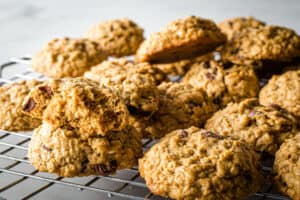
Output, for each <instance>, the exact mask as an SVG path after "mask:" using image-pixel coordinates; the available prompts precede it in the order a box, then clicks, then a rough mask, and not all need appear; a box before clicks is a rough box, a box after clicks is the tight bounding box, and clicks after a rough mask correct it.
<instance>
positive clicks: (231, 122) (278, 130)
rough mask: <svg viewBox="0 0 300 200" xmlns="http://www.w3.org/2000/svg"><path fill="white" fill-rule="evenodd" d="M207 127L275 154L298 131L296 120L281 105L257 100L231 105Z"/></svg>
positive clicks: (218, 113) (219, 113)
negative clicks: (262, 102)
mask: <svg viewBox="0 0 300 200" xmlns="http://www.w3.org/2000/svg"><path fill="white" fill-rule="evenodd" d="M205 128H206V129H208V130H212V131H215V132H218V133H219V134H221V135H223V136H232V137H235V138H238V139H241V140H242V141H244V142H246V143H248V144H250V145H252V146H254V148H255V150H257V151H260V152H266V153H269V154H271V155H274V154H275V152H276V151H277V149H278V148H279V146H280V144H282V142H283V141H284V140H285V139H287V138H290V137H292V136H293V135H294V134H295V132H296V129H297V127H296V119H295V118H294V117H293V116H292V115H291V114H289V113H288V112H286V111H285V110H283V109H282V108H280V107H279V106H278V105H270V106H262V105H259V103H258V100H257V99H255V98H252V99H246V100H244V101H242V102H240V103H230V104H229V105H228V106H227V107H226V108H224V109H223V110H220V111H218V112H216V113H215V114H214V115H213V116H212V117H211V118H210V119H208V120H207V122H206V124H205Z"/></svg>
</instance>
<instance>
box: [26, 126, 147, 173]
mask: <svg viewBox="0 0 300 200" xmlns="http://www.w3.org/2000/svg"><path fill="white" fill-rule="evenodd" d="M141 155H142V144H141V138H140V135H139V134H138V133H136V132H135V131H133V130H129V129H124V130H122V131H118V132H112V133H111V134H109V135H107V136H105V137H89V138H87V139H86V140H82V139H81V137H80V133H78V132H77V131H76V129H66V128H54V127H53V126H52V125H51V124H49V123H46V122H43V124H42V125H41V126H40V127H39V128H37V129H36V130H35V132H34V133H33V136H32V139H31V141H30V144H29V149H28V157H29V160H30V162H31V163H32V164H33V165H34V166H35V167H36V168H37V169H38V170H39V171H45V172H50V173H56V174H58V175H59V176H65V177H73V176H88V175H108V174H112V173H115V172H116V170H119V169H124V168H130V167H133V166H134V165H136V164H137V159H138V158H139V157H141Z"/></svg>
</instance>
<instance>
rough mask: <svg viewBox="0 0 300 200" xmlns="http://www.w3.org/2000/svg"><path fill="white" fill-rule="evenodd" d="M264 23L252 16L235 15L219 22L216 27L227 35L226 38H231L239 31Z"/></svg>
mask: <svg viewBox="0 0 300 200" xmlns="http://www.w3.org/2000/svg"><path fill="white" fill-rule="evenodd" d="M265 25H266V23H265V22H263V21H261V20H258V19H255V18H254V17H236V18H232V19H227V20H225V21H223V22H221V23H219V24H218V27H219V28H220V29H221V31H222V32H223V33H225V34H226V35H227V39H228V40H231V39H233V38H234V37H235V36H236V35H237V34H240V33H241V32H244V31H251V30H252V29H257V28H261V27H264V26H265Z"/></svg>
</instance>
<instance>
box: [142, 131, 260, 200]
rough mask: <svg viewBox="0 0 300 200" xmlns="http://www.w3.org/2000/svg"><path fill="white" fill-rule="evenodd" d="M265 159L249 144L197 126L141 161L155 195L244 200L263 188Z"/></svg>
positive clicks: (176, 135) (167, 139) (170, 137)
mask: <svg viewBox="0 0 300 200" xmlns="http://www.w3.org/2000/svg"><path fill="white" fill-rule="evenodd" d="M260 167H261V165H260V158H259V155H258V154H256V152H255V151H254V150H253V149H252V148H250V147H248V146H247V145H246V144H245V143H243V142H241V141H238V140H234V139H232V138H229V137H223V136H220V135H217V134H215V133H213V132H211V131H207V130H204V129H199V128H196V127H191V128H189V129H179V130H176V131H173V132H171V133H169V134H168V135H166V136H165V137H164V138H163V139H161V140H160V141H159V142H158V143H157V144H155V145H154V146H153V147H152V148H151V149H150V150H149V151H148V152H146V153H145V155H144V157H143V158H141V159H140V160H139V171H140V174H141V176H142V177H144V178H145V180H146V184H147V186H148V187H149V189H150V190H151V192H153V193H154V194H158V195H161V196H164V197H170V198H173V199H187V200H192V199H198V200H202V199H203V200H204V199H205V200H208V199H209V200H213V199H214V200H215V199H228V200H229V199H243V198H245V197H247V196H248V195H250V194H252V193H254V192H256V191H257V190H259V189H260V186H261V181H262V175H261V174H260Z"/></svg>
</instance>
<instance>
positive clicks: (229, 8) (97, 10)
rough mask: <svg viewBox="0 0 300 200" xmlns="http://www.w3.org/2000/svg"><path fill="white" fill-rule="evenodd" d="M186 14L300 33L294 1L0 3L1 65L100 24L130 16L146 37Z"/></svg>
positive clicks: (298, 4)
mask: <svg viewBox="0 0 300 200" xmlns="http://www.w3.org/2000/svg"><path fill="white" fill-rule="evenodd" d="M187 15H198V16H201V17H205V18H210V19H213V20H215V21H216V22H220V21H221V20H224V19H226V18H229V17H236V16H249V15H252V16H255V17H257V18H259V19H261V20H263V21H266V22H268V23H270V24H278V25H282V26H287V27H291V28H293V29H295V30H296V31H297V32H298V33H299V32H300V22H299V20H300V1H299V0H289V1H282V0H265V1H261V0H252V1H242V0H226V1H224V0H182V1H174V0H151V1H147V0H127V1H122V0H114V1H112V0H84V1H79V0H49V1H42V0H22V1H21V0H0V36H1V37H0V62H1V63H3V62H5V61H7V59H8V58H10V57H16V56H22V55H25V54H31V55H32V54H33V53H34V52H36V51H37V50H38V49H40V48H41V47H42V46H43V45H44V44H45V43H46V42H47V41H49V40H51V39H52V38H54V37H60V36H70V37H81V36H82V35H83V33H84V32H85V31H86V30H87V28H89V27H90V26H91V25H92V24H95V23H98V22H100V21H102V20H106V19H111V18H120V17H129V18H131V19H133V20H134V21H136V22H137V23H138V24H139V25H140V26H142V27H144V29H145V34H146V36H147V35H148V34H149V33H151V32H154V31H158V30H159V29H160V27H161V26H163V25H164V24H166V23H167V22H169V21H171V20H174V19H176V18H179V17H184V16H187Z"/></svg>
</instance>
